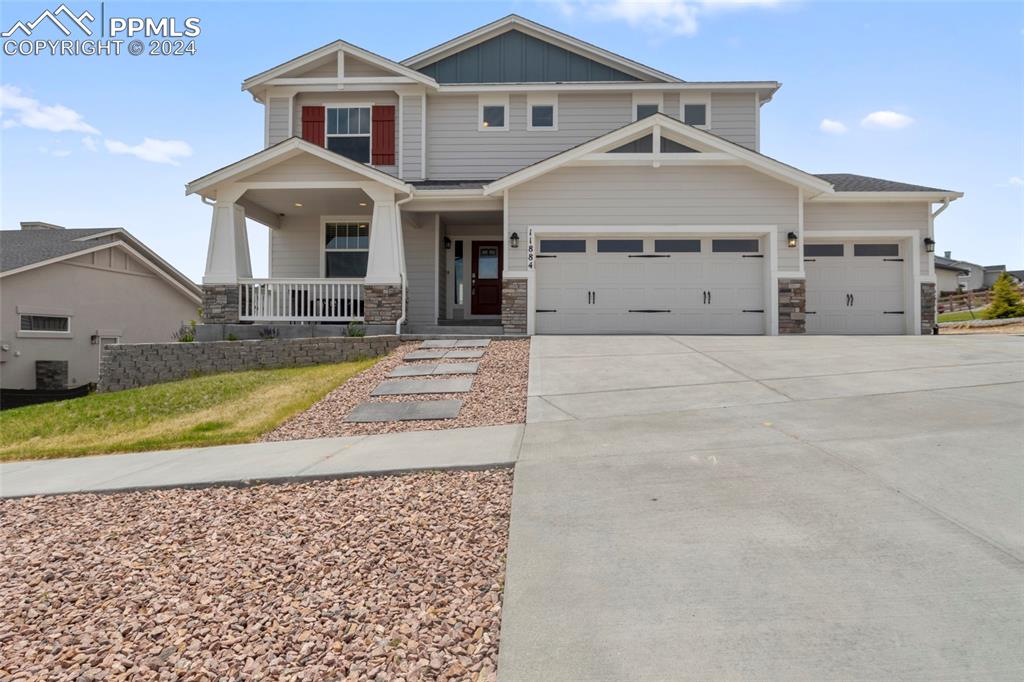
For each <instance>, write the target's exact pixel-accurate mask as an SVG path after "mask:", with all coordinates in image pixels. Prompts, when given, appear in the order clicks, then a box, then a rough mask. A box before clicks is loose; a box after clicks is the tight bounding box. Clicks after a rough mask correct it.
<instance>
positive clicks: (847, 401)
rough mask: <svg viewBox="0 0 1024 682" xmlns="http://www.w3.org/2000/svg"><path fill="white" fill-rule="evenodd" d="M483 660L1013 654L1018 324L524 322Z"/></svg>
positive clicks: (884, 673)
mask: <svg viewBox="0 0 1024 682" xmlns="http://www.w3.org/2000/svg"><path fill="white" fill-rule="evenodd" d="M530 396H531V397H530V409H529V414H528V418H527V430H526V434H525V437H524V441H523V447H522V450H521V452H520V455H519V460H518V462H517V464H516V474H515V492H514V495H513V505H512V523H511V529H510V544H509V555H508V566H507V575H506V584H505V597H504V605H503V614H502V624H501V652H500V660H499V665H498V670H499V679H500V680H501V682H516V681H520V680H522V681H527V680H538V679H550V680H626V679H628V680H668V679H671V680H718V679H758V680H765V679H778V680H840V679H842V680H852V679H920V680H925V679H929V680H930V679H979V680H980V679H985V680H1004V679H1005V680H1011V679H1012V680H1016V679H1024V648H1022V647H1021V645H1020V643H1021V640H1020V633H1021V632H1024V590H1022V589H1021V588H1022V586H1024V456H1022V454H1024V453H1022V446H1021V444H1022V443H1024V339H1021V338H1015V337H998V338H997V337H948V338H946V337H941V336H940V337H937V338H936V337H924V338H922V337H897V338H881V337H868V338H850V337H846V338H839V337H832V338H814V337H803V338H781V337H779V338H694V337H685V338H672V337H633V338H629V337H611V338H609V337H604V338H602V337H575V338H564V337H562V338H559V337H538V338H535V339H534V341H533V345H532V349H531V374H530Z"/></svg>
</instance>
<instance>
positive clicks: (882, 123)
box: [860, 111, 914, 130]
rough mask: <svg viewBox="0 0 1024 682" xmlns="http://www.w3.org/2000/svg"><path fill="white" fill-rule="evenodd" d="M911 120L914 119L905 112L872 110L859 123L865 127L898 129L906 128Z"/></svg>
mask: <svg viewBox="0 0 1024 682" xmlns="http://www.w3.org/2000/svg"><path fill="white" fill-rule="evenodd" d="M913 122H914V119H912V118H911V117H909V116H907V115H906V114H900V113H897V112H895V111H873V112H871V113H870V114H868V115H867V116H865V117H864V118H863V119H862V120H861V122H860V124H861V125H862V126H864V127H865V128H875V129H885V130H898V129H900V128H906V127H907V126H908V125H910V124H911V123H913Z"/></svg>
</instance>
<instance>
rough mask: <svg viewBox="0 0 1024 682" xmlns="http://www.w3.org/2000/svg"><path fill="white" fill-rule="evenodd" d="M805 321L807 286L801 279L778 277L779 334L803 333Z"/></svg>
mask: <svg viewBox="0 0 1024 682" xmlns="http://www.w3.org/2000/svg"><path fill="white" fill-rule="evenodd" d="M806 322H807V286H806V282H805V281H804V280H802V279H779V334H803V333H804V332H805V331H806V330H807V328H806Z"/></svg>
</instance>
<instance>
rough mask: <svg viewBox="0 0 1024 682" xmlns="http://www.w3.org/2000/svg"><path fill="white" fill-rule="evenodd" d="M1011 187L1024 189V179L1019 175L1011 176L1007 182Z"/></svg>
mask: <svg viewBox="0 0 1024 682" xmlns="http://www.w3.org/2000/svg"><path fill="white" fill-rule="evenodd" d="M1006 184H1008V185H1009V186H1010V187H1024V178H1022V177H1020V176H1018V175H1011V176H1010V179H1009V180H1007V181H1006Z"/></svg>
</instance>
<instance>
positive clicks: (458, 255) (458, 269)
mask: <svg viewBox="0 0 1024 682" xmlns="http://www.w3.org/2000/svg"><path fill="white" fill-rule="evenodd" d="M462 249H463V241H462V240H461V239H456V240H455V299H454V301H455V305H462V267H463V259H462V254H463V251H462Z"/></svg>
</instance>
